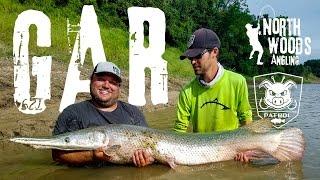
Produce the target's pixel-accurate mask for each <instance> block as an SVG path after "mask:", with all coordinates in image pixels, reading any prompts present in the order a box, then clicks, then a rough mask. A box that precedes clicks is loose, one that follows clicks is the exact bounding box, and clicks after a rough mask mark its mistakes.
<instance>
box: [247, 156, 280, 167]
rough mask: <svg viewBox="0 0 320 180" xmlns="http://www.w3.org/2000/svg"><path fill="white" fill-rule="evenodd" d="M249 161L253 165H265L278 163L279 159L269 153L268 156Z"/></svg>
mask: <svg viewBox="0 0 320 180" xmlns="http://www.w3.org/2000/svg"><path fill="white" fill-rule="evenodd" d="M250 163H251V164H252V165H254V166H267V165H275V164H278V163H280V161H279V160H278V159H277V158H275V157H273V156H271V155H270V156H269V157H264V158H253V159H250Z"/></svg>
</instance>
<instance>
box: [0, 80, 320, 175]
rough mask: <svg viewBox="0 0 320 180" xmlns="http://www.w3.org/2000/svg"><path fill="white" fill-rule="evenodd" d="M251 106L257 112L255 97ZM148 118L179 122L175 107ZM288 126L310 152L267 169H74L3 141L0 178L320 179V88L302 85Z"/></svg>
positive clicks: (154, 122) (227, 165)
mask: <svg viewBox="0 0 320 180" xmlns="http://www.w3.org/2000/svg"><path fill="white" fill-rule="evenodd" d="M250 91H251V92H252V90H250ZM251 96H252V97H251ZM250 102H251V105H252V107H253V111H254V112H255V109H254V107H255V104H254V99H253V94H252V93H250ZM145 116H146V118H147V120H148V123H149V126H151V127H152V128H159V129H170V128H172V126H173V122H174V119H175V118H176V115H175V109H166V110H163V111H157V112H151V113H146V114H145ZM255 117H257V116H256V115H255ZM255 119H257V118H255ZM287 126H289V127H298V128H301V129H302V131H303V132H304V135H305V139H306V151H305V155H304V158H303V160H302V161H298V162H282V163H279V164H277V165H268V166H253V165H251V164H244V163H241V162H235V161H227V162H219V163H213V164H208V165H201V166H191V167H183V166H181V167H178V168H177V169H175V170H172V169H170V168H169V167H168V166H165V165H161V164H154V165H151V166H148V167H144V168H136V167H132V166H122V165H108V166H104V167H100V168H92V167H90V168H89V167H81V168H75V167H68V166H63V165H58V164H56V163H55V162H53V161H52V160H51V151H50V150H35V149H32V148H29V147H26V146H23V145H17V144H13V143H4V142H2V143H0V145H1V146H0V179H68V178H69V179H78V180H80V179H183V180H187V179H218V178H219V179H235V178H237V179H318V178H319V177H320V140H319V139H320V131H319V129H320V85H315V84H306V85H304V86H303V93H302V98H301V105H300V113H299V115H298V116H297V118H295V119H294V120H293V121H292V122H289V123H288V124H287Z"/></svg>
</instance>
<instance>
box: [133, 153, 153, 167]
mask: <svg viewBox="0 0 320 180" xmlns="http://www.w3.org/2000/svg"><path fill="white" fill-rule="evenodd" d="M132 161H133V164H134V165H135V166H137V167H143V166H147V165H149V164H152V163H153V162H154V158H153V157H152V156H151V154H150V153H149V152H148V151H146V150H144V149H138V150H137V151H135V152H134V154H133V156H132Z"/></svg>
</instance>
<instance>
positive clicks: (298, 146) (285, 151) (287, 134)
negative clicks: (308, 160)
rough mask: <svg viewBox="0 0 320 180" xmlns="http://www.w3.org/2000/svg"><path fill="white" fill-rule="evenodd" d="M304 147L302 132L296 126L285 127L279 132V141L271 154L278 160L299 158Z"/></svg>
mask: <svg viewBox="0 0 320 180" xmlns="http://www.w3.org/2000/svg"><path fill="white" fill-rule="evenodd" d="M304 149H305V141H304V136H303V132H302V131H301V130H300V129H298V128H290V129H285V130H283V131H282V132H281V133H280V143H279V145H278V147H277V148H276V150H274V151H273V156H274V157H276V158H277V159H278V160H280V161H287V160H300V159H302V157H303V153H304Z"/></svg>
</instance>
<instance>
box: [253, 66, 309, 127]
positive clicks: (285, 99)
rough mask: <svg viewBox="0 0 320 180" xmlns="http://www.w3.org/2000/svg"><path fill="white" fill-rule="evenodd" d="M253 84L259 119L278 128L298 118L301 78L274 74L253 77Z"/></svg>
mask: <svg viewBox="0 0 320 180" xmlns="http://www.w3.org/2000/svg"><path fill="white" fill-rule="evenodd" d="M253 82H254V93H255V101H256V108H257V114H258V116H259V117H260V118H267V119H270V120H271V122H272V123H273V124H274V126H275V127H276V128H280V127H282V126H284V125H285V124H287V123H288V122H290V121H292V120H293V119H294V118H296V117H297V116H298V114H299V108H300V100H301V94H302V84H303V77H300V76H294V75H291V74H285V73H281V72H276V73H270V74H264V75H260V76H255V77H254V78H253Z"/></svg>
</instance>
